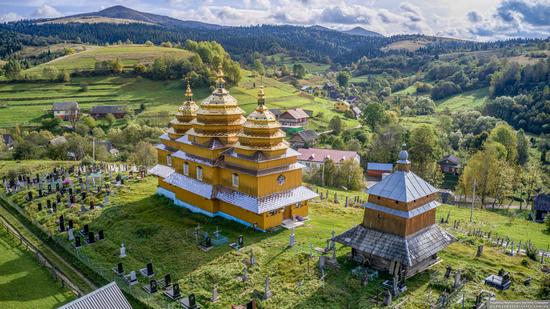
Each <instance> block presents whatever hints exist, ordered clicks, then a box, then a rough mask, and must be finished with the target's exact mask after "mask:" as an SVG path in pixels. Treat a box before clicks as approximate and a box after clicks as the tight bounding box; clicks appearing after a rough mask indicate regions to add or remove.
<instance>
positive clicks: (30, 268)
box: [0, 229, 75, 309]
mask: <svg viewBox="0 0 550 309" xmlns="http://www.w3.org/2000/svg"><path fill="white" fill-rule="evenodd" d="M74 298H75V295H74V294H73V293H72V292H70V291H68V290H66V289H63V288H62V287H61V285H60V284H59V282H55V281H54V280H53V278H52V277H51V275H50V274H49V272H48V271H47V270H46V269H45V268H42V267H40V265H39V264H38V261H37V260H36V259H35V258H34V257H33V255H32V253H30V252H29V251H27V250H26V249H25V248H24V247H23V246H22V245H20V244H19V242H18V241H16V240H15V239H13V238H12V237H11V235H8V234H7V232H6V231H5V230H3V229H2V230H0V307H1V308H3V309H12V308H13V309H16V308H17V309H18V308H33V309H34V308H37V309H39V308H57V307H59V306H61V305H63V304H65V303H67V302H69V301H71V300H73V299H74Z"/></svg>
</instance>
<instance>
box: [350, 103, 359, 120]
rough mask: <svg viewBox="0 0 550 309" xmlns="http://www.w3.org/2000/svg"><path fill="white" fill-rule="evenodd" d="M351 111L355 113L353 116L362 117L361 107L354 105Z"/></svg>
mask: <svg viewBox="0 0 550 309" xmlns="http://www.w3.org/2000/svg"><path fill="white" fill-rule="evenodd" d="M351 112H352V113H353V117H355V119H359V118H361V109H360V108H359V107H357V106H352V107H351Z"/></svg>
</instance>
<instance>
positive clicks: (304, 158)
mask: <svg viewBox="0 0 550 309" xmlns="http://www.w3.org/2000/svg"><path fill="white" fill-rule="evenodd" d="M298 152H299V153H300V155H299V156H298V162H300V163H302V164H303V165H305V166H306V171H309V170H311V169H312V168H320V167H322V166H323V164H324V163H325V161H326V160H329V159H330V160H332V161H333V162H334V163H335V164H336V165H338V164H340V163H342V162H344V161H346V160H350V159H351V160H355V161H357V163H361V162H360V161H361V159H360V156H359V154H358V153H357V152H355V151H344V150H334V149H321V148H307V149H306V148H300V149H298Z"/></svg>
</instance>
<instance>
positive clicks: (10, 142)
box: [2, 133, 15, 150]
mask: <svg viewBox="0 0 550 309" xmlns="http://www.w3.org/2000/svg"><path fill="white" fill-rule="evenodd" d="M2 143H4V145H6V147H7V148H8V150H10V149H13V146H14V145H15V140H14V139H13V136H12V135H11V134H7V133H5V134H2Z"/></svg>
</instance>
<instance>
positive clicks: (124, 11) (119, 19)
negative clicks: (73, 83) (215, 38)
mask: <svg viewBox="0 0 550 309" xmlns="http://www.w3.org/2000/svg"><path fill="white" fill-rule="evenodd" d="M100 17H101V18H100ZM40 22H41V23H71V22H72V23H78V22H80V23H95V22H105V23H129V22H130V23H131V22H137V23H144V24H151V25H161V26H176V27H182V28H196V29H211V30H216V29H220V28H222V26H219V25H214V24H207V23H203V22H198V21H191V20H179V19H176V18H172V17H168V16H163V15H157V14H151V13H144V12H140V11H136V10H132V9H130V8H127V7H124V6H122V5H115V6H112V7H109V8H106V9H104V10H101V11H98V12H91V13H83V14H77V15H71V16H65V17H61V18H53V19H47V20H43V21H40Z"/></svg>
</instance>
